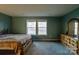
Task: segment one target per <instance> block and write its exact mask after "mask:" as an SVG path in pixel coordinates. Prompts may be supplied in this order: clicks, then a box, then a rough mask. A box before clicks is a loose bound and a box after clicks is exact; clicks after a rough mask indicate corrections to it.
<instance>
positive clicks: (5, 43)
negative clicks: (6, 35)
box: [0, 39, 22, 55]
mask: <svg viewBox="0 0 79 59" xmlns="http://www.w3.org/2000/svg"><path fill="white" fill-rule="evenodd" d="M0 50H14V53H15V54H16V55H20V54H21V52H22V45H21V44H20V43H19V42H17V41H16V40H15V39H4V40H0Z"/></svg>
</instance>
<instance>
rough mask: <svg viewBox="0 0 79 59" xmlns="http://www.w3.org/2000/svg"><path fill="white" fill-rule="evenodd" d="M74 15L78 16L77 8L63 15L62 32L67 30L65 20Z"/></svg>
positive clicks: (78, 10) (78, 9)
mask: <svg viewBox="0 0 79 59" xmlns="http://www.w3.org/2000/svg"><path fill="white" fill-rule="evenodd" d="M74 17H78V18H79V8H77V9H75V10H73V11H71V12H70V13H68V14H66V15H64V16H63V33H66V32H67V22H68V21H69V20H70V19H71V18H74Z"/></svg>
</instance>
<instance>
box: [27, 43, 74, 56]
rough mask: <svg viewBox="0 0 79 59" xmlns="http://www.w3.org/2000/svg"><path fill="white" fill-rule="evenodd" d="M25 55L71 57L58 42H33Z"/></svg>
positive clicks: (66, 49) (68, 51) (67, 50)
mask: <svg viewBox="0 0 79 59" xmlns="http://www.w3.org/2000/svg"><path fill="white" fill-rule="evenodd" d="M26 55H73V53H71V52H70V50H69V49H68V48H66V47H65V46H64V45H62V44H61V43H59V42H33V44H32V45H31V47H30V48H29V50H28V51H27V53H26Z"/></svg>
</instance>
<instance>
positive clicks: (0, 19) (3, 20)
mask: <svg viewBox="0 0 79 59" xmlns="http://www.w3.org/2000/svg"><path fill="white" fill-rule="evenodd" d="M11 19H12V18H11V16H8V15H5V14H3V13H0V32H4V33H10V32H11Z"/></svg>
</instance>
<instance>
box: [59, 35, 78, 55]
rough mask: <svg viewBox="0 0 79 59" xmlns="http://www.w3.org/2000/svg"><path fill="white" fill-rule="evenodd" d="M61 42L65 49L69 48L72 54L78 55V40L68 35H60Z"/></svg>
mask: <svg viewBox="0 0 79 59" xmlns="http://www.w3.org/2000/svg"><path fill="white" fill-rule="evenodd" d="M61 42H62V44H63V45H65V46H66V47H67V48H69V49H70V51H71V52H72V53H73V54H79V41H78V39H75V38H73V37H71V36H68V35H64V34H61Z"/></svg>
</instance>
